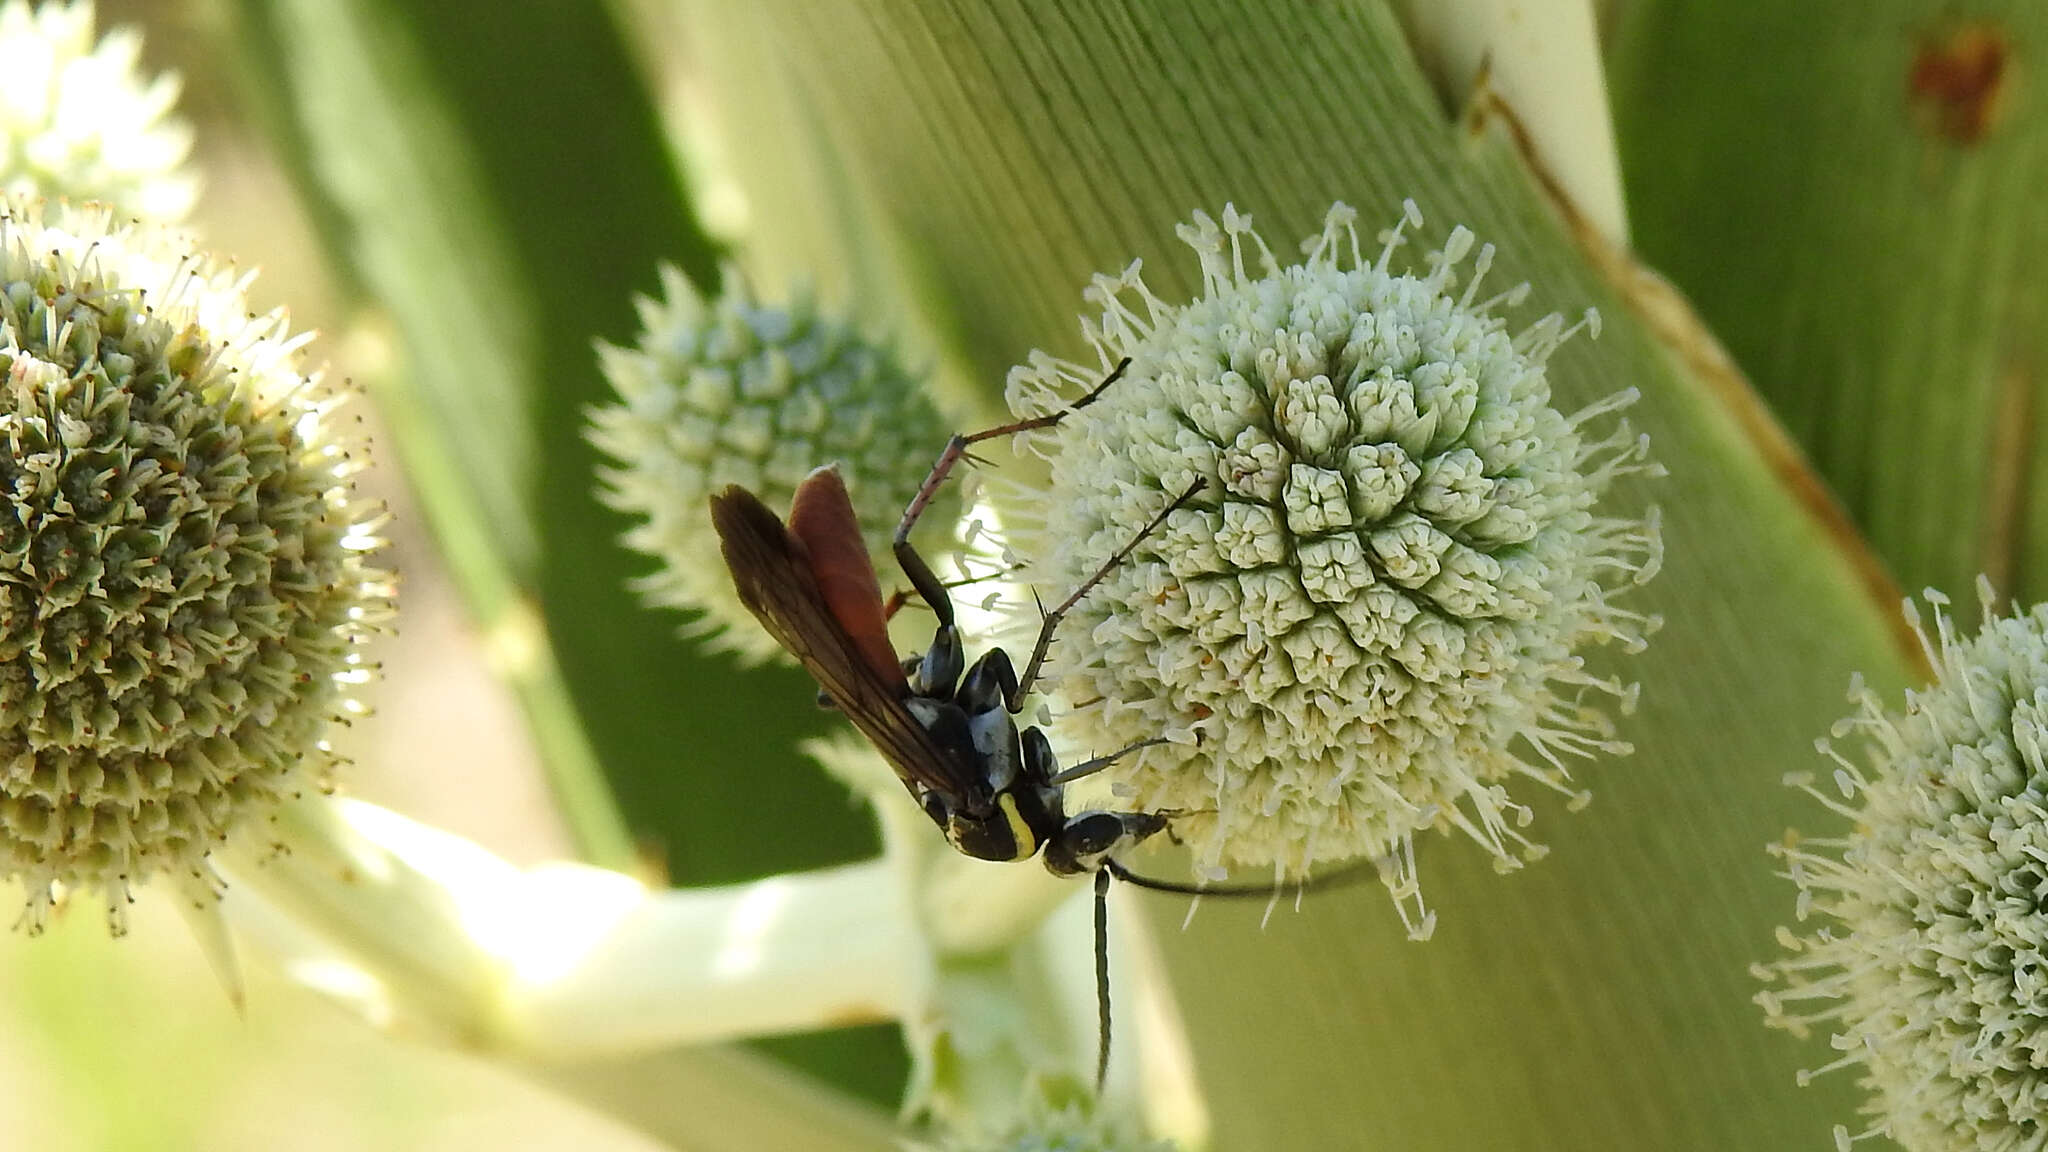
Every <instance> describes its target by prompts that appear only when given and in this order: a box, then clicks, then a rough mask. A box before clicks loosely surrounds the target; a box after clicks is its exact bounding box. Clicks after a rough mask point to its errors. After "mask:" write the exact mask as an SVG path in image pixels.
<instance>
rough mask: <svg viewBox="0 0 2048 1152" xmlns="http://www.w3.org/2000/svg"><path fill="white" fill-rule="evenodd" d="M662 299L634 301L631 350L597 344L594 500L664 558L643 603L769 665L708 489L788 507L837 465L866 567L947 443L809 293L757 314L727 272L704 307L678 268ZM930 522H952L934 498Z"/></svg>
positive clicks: (917, 393) (632, 541) (932, 416)
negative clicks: (606, 384)
mask: <svg viewBox="0 0 2048 1152" xmlns="http://www.w3.org/2000/svg"><path fill="white" fill-rule="evenodd" d="M661 278H662V287H663V292H664V294H665V295H666V296H667V301H666V302H665V303H664V302H661V301H655V300H645V299H643V300H641V301H640V318H641V326H642V329H643V331H642V332H641V335H640V340H639V346H638V347H637V348H633V349H626V348H618V347H614V346H611V345H603V346H600V347H599V349H598V353H599V357H600V359H601V360H602V362H603V366H604V372H605V376H606V377H607V378H608V379H610V381H611V383H612V387H613V388H614V389H616V390H617V391H618V393H619V400H620V402H619V403H618V404H616V405H613V406H611V407H608V408H602V409H599V410H597V411H595V412H594V413H593V414H592V423H593V427H592V430H591V440H592V441H593V442H594V443H595V444H596V445H597V447H598V448H599V449H600V450H601V451H603V452H604V453H606V454H607V455H608V456H610V457H611V458H612V460H613V461H614V462H615V463H614V465H613V466H611V467H609V468H607V469H605V470H604V471H603V473H602V477H603V480H604V483H605V487H606V491H605V493H604V495H605V499H606V501H607V502H608V503H609V504H611V505H612V506H613V507H615V508H618V509H619V510H621V511H623V512H627V513H630V514H632V515H634V516H636V517H639V518H641V519H640V521H639V522H638V523H636V524H635V525H634V526H633V528H631V529H630V530H629V531H628V532H627V533H626V536H625V541H626V543H627V545H629V546H630V547H632V548H634V549H636V550H638V551H641V552H644V553H646V554H648V555H650V556H653V557H654V558H656V559H657V560H659V561H661V567H660V569H658V570H657V571H656V572H655V573H653V574H652V575H650V576H649V577H647V578H646V579H645V580H644V581H643V582H642V590H643V591H644V592H645V593H646V594H647V595H648V598H649V599H650V600H652V601H653V602H654V603H657V604H661V605H664V606H666V607H671V608H683V609H692V610H698V611H701V612H702V613H703V615H702V617H701V619H700V620H699V621H698V622H697V625H696V630H697V631H698V632H700V633H702V634H703V635H705V636H707V637H710V638H713V639H714V640H715V641H716V642H718V643H720V644H721V645H723V646H725V647H729V648H731V649H733V650H735V651H738V652H740V653H741V654H742V655H745V656H747V657H750V658H752V659H757V660H761V659H769V658H771V657H780V656H781V654H782V649H781V648H780V647H779V646H778V645H777V644H776V643H775V641H774V640H773V639H772V638H770V637H769V636H768V634H767V633H766V632H764V631H762V629H761V627H760V626H759V625H758V624H756V623H755V622H754V619H753V617H752V616H751V615H750V614H749V613H748V612H747V610H746V608H745V607H744V606H743V605H742V604H741V603H740V601H739V596H738V594H737V593H736V592H734V591H733V586H732V576H731V574H730V573H728V572H727V571H726V569H725V565H724V563H723V561H722V560H721V559H720V552H719V547H718V537H717V535H716V533H715V532H713V530H712V527H711V521H710V517H709V516H708V515H706V513H705V502H706V500H707V499H709V497H710V495H711V493H713V492H715V491H717V490H718V489H719V488H722V487H724V486H725V485H727V484H738V485H740V486H741V487H744V488H749V489H751V490H753V492H754V493H755V494H756V495H758V496H760V497H761V499H762V500H763V501H764V502H766V503H767V504H768V506H769V507H771V508H787V507H789V502H790V499H791V497H793V496H794V495H795V494H796V488H797V485H798V483H800V482H801V481H802V480H803V478H804V477H805V476H806V475H808V474H809V473H810V471H811V470H812V469H813V468H816V467H819V466H820V465H824V464H831V463H837V464H838V465H839V466H840V472H841V475H842V477H843V478H844V479H845V481H846V487H847V491H848V493H849V494H850V495H851V496H852V498H853V502H854V510H855V512H856V513H857V514H858V515H859V518H860V521H861V525H862V529H863V531H864V533H865V534H866V537H867V540H868V545H869V551H870V553H871V555H872V557H873V559H874V560H875V561H876V563H877V565H878V567H879V568H881V569H882V570H885V571H886V570H887V569H886V567H883V566H884V565H886V564H889V563H893V561H891V560H890V559H889V537H890V533H891V532H893V531H894V530H895V527H896V521H897V518H898V517H899V516H900V515H901V513H902V511H903V507H904V505H905V504H906V503H908V501H909V499H910V497H911V495H912V494H913V493H915V492H916V491H917V489H918V486H919V485H920V484H922V483H923V482H924V479H925V476H926V474H927V473H928V472H929V471H930V469H931V464H932V460H933V459H934V458H935V457H936V456H937V455H938V453H939V450H940V449H941V448H942V447H944V445H945V443H946V439H947V437H948V436H949V435H950V434H951V433H950V432H949V431H948V430H947V429H946V427H945V426H944V424H942V423H941V421H940V419H939V414H938V411H937V410H936V409H935V408H934V407H933V406H932V404H931V401H930V400H929V399H928V398H927V396H926V393H925V390H924V387H923V385H922V382H921V381H920V380H919V379H918V378H916V377H915V376H912V375H910V374H909V373H907V372H905V371H904V370H903V369H902V368H901V367H900V366H899V365H898V363H897V361H896V358H895V356H894V355H893V354H892V353H891V352H890V351H889V350H887V349H885V348H880V347H877V346H876V345H874V344H872V343H870V342H868V341H866V340H864V339H863V338H862V337H861V336H860V335H859V333H857V332H856V331H855V330H854V329H853V327H852V326H850V325H847V324H843V323H839V322H835V321H833V320H831V319H829V318H827V317H824V316H821V315H819V313H818V312H817V310H816V308H815V307H814V306H813V305H812V304H811V303H810V302H809V301H807V300H799V301H796V302H794V303H792V304H791V305H789V306H788V307H787V308H771V307H766V306H764V305H761V304H760V303H758V302H757V301H755V300H754V298H753V297H752V296H751V295H750V294H749V292H748V290H747V288H746V285H745V283H744V282H743V280H742V278H741V277H740V274H739V272H738V271H737V270H736V269H732V268H727V269H726V270H725V274H724V282H725V291H724V292H723V294H722V295H720V296H719V298H718V299H717V300H715V301H707V300H705V299H703V298H702V297H700V296H699V295H698V294H697V292H696V290H695V289H694V288H693V287H692V286H691V284H690V282H689V280H688V279H687V278H685V277H684V276H683V274H682V273H681V272H680V271H678V270H677V269H675V268H664V269H662V275H661ZM937 504H938V508H937V509H936V514H935V515H933V516H931V520H932V522H934V523H944V522H948V521H949V520H950V519H951V518H952V517H954V516H956V515H957V510H958V502H957V497H955V496H954V495H952V493H951V492H950V490H946V491H942V492H941V494H940V499H939V500H938V501H937Z"/></svg>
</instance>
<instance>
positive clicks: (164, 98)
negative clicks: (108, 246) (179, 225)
mask: <svg viewBox="0 0 2048 1152" xmlns="http://www.w3.org/2000/svg"><path fill="white" fill-rule="evenodd" d="M92 26H93V6H92V3H91V0H48V2H46V3H42V4H39V5H37V6H35V7H34V8H31V7H30V6H29V4H28V3H27V0H7V2H6V3H4V4H0V60H4V61H6V74H7V82H6V83H4V84H0V190H4V191H6V192H9V193H13V194H17V195H26V196H46V197H49V198H51V199H57V198H59V197H63V198H67V199H70V200H74V201H79V200H101V201H105V202H107V203H110V204H114V205H117V206H118V207H119V208H120V210H121V211H123V212H132V213H136V214H138V215H141V216H143V217H146V218H148V219H151V220H162V221H173V220H180V219H183V218H184V216H185V214H186V213H187V212H189V211H191V209H192V202H193V200H194V199H195V198H196V196H197V194H198V182H197V181H196V180H194V179H193V177H192V176H191V174H190V173H189V172H187V171H186V170H185V168H184V161H185V155H186V153H187V152H189V151H191V148H192V131H191V129H190V128H189V127H187V126H186V125H185V123H184V122H183V121H182V120H179V119H178V118H176V117H174V116H171V115H170V110H171V106H172V105H173V104H174V103H176V102H177V98H178V81H177V79H176V78H175V77H173V76H158V77H156V78H155V79H154V80H151V81H149V82H148V83H147V84H144V83H143V82H142V81H141V80H140V79H139V78H138V77H137V76H136V74H135V65H136V61H137V59H138V57H139V56H140V54H141V51H142V40H141V38H140V37H139V36H137V35H135V33H133V32H132V31H130V30H128V29H117V30H115V31H113V32H110V33H108V34H107V36H106V37H105V38H104V39H102V40H101V41H99V43H98V44H97V45H95V44H94V43H93V35H92V33H93V27H92Z"/></svg>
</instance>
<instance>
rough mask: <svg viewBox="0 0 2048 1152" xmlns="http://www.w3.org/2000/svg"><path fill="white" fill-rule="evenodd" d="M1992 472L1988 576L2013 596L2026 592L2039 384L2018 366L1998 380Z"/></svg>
mask: <svg viewBox="0 0 2048 1152" xmlns="http://www.w3.org/2000/svg"><path fill="white" fill-rule="evenodd" d="M1993 401H1994V402H1993V405H1992V411H1991V434H1990V436H1989V437H1988V441H1989V444H1990V455H1991V459H1990V467H1989V468H1988V469H1987V471H1986V477H1985V479H1986V485H1987V491H1986V493H1985V501H1984V505H1985V518H1984V519H1985V523H1984V543H1983V546H1982V548H1981V551H1980V554H1981V555H1982V556H1983V558H1984V575H1985V576H1987V577H1989V578H1990V580H1991V586H1992V587H1994V588H1998V589H2001V590H2003V591H2005V592H2007V593H2010V592H2011V591H2012V590H2013V589H2015V588H2018V587H2019V586H2020V572H2019V570H2018V564H2019V560H2018V557H2017V556H2016V555H2015V545H2017V544H2018V543H2019V541H2020V540H2021V539H2022V533H2024V532H2025V530H2026V520H2027V471H2028V469H2029V467H2030V466H2031V465H2032V464H2033V461H2034V440H2035V436H2034V382H2033V380H2032V378H2031V377H2030V376H2029V374H2028V373H2027V371H2026V369H2025V368H2024V367H2023V366H2022V365H2021V364H2020V363H2018V362H2017V361H2014V362H2010V363H2008V364H2007V365H2006V367H2005V369H2004V370H2003V371H2001V372H2000V373H1999V374H1998V381H1997V390H1996V392H1995V393H1994V395H1993Z"/></svg>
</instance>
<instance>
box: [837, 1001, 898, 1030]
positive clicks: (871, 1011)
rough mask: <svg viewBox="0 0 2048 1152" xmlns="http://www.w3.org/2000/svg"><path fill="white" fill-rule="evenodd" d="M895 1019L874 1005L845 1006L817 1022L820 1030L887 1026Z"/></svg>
mask: <svg viewBox="0 0 2048 1152" xmlns="http://www.w3.org/2000/svg"><path fill="white" fill-rule="evenodd" d="M896 1018H897V1017H896V1016H894V1015H892V1014H891V1013H889V1012H886V1011H884V1010H883V1009H882V1008H881V1007H880V1006H878V1005H874V1004H845V1005H841V1006H840V1007H838V1008H836V1009H834V1010H833V1011H831V1012H828V1013H826V1014H825V1016H824V1018H823V1019H821V1020H820V1021H819V1022H818V1026H819V1027H820V1028H827V1029H829V1028H859V1027H861V1026H863V1025H867V1024H887V1023H889V1022H891V1021H893V1020H895V1019H896Z"/></svg>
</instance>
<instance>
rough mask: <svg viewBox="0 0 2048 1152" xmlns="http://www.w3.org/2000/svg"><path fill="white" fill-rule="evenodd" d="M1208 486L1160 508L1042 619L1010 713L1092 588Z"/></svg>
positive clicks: (1197, 484)
mask: <svg viewBox="0 0 2048 1152" xmlns="http://www.w3.org/2000/svg"><path fill="white" fill-rule="evenodd" d="M1207 484H1208V481H1207V480H1205V479H1203V478H1202V477H1200V476H1197V477H1195V481H1194V483H1192V484H1190V485H1188V486H1187V488H1186V490H1184V491H1183V492H1181V494H1180V495H1178V496H1175V497H1174V498H1173V501H1172V502H1171V503H1169V504H1168V505H1167V506H1166V507H1164V508H1162V509H1160V510H1159V515H1157V516H1154V517H1153V518H1152V522H1151V523H1149V524H1147V525H1145V526H1144V527H1143V528H1141V529H1139V530H1138V534H1137V535H1135V536H1133V537H1131V539H1130V542H1129V543H1127V544H1125V545H1124V546H1123V547H1122V548H1120V549H1118V550H1117V553H1116V555H1114V556H1111V557H1110V558H1109V559H1107V560H1105V561H1103V562H1102V567H1100V568H1097V569H1096V570H1095V572H1094V574H1093V575H1091V576H1089V577H1088V578H1087V579H1086V580H1083V581H1081V586H1080V587H1079V588H1076V589H1074V591H1073V594H1072V595H1069V596H1068V597H1067V598H1066V599H1065V600H1062V601H1060V602H1059V605H1058V607H1055V608H1054V609H1053V610H1052V611H1050V612H1046V613H1044V614H1043V615H1042V616H1041V618H1040V620H1039V622H1038V643H1037V644H1035V645H1033V646H1032V648H1031V659H1030V660H1029V661H1028V662H1027V663H1026V664H1025V665H1024V674H1023V675H1022V676H1019V677H1017V691H1016V694H1015V695H1013V696H1011V697H1010V711H1012V712H1015V711H1017V710H1018V709H1019V708H1021V707H1023V704H1024V696H1025V694H1026V693H1028V692H1030V691H1031V685H1032V684H1033V683H1035V682H1036V681H1037V680H1038V673H1039V670H1040V669H1041V668H1043V667H1044V666H1045V654H1046V652H1047V651H1048V650H1049V649H1051V647H1052V637H1053V633H1054V632H1056V631H1058V630H1059V626H1060V620H1061V618H1063V617H1065V616H1066V614H1067V613H1068V612H1070V611H1072V610H1073V608H1074V605H1076V604H1079V603H1080V602H1081V597H1083V596H1086V595H1087V594H1088V591H1089V589H1091V588H1093V587H1095V586H1096V585H1097V584H1100V583H1102V581H1103V579H1104V578H1105V577H1107V576H1108V575H1109V574H1110V573H1111V572H1113V571H1115V570H1116V566H1117V565H1119V564H1121V563H1123V562H1124V561H1125V560H1126V559H1128V558H1129V557H1130V554H1131V553H1132V552H1133V551H1135V550H1136V549H1137V547H1138V545H1139V544H1140V543H1143V542H1144V539H1145V537H1147V536H1150V535H1151V534H1152V533H1154V532H1157V531H1158V530H1159V526H1160V525H1162V524H1164V523H1166V518H1167V517H1168V516H1171V515H1173V514H1174V512H1175V511H1176V510H1177V509H1179V508H1180V507H1181V506H1182V505H1184V504H1186V503H1187V502H1188V501H1190V500H1192V499H1194V498H1195V493H1197V492H1200V491H1201V490H1202V489H1203V487H1204V486H1206V485H1207Z"/></svg>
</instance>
